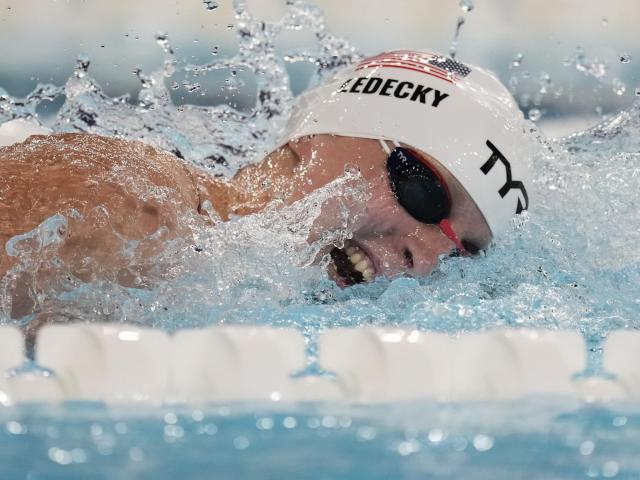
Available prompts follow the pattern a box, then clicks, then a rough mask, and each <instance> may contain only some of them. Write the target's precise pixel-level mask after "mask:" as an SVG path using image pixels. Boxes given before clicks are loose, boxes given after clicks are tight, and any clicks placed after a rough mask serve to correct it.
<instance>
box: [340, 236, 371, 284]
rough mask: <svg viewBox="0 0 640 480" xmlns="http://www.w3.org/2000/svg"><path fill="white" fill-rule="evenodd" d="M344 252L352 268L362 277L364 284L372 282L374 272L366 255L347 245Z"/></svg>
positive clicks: (356, 247) (353, 246)
mask: <svg viewBox="0 0 640 480" xmlns="http://www.w3.org/2000/svg"><path fill="white" fill-rule="evenodd" d="M344 252H345V253H346V254H347V255H348V256H349V260H350V261H351V263H352V264H353V268H355V269H356V270H357V271H359V272H360V273H362V277H363V278H364V280H365V281H366V282H370V281H371V280H373V277H374V276H375V273H376V270H375V268H374V267H373V262H372V261H371V259H370V258H369V257H368V256H367V254H366V253H364V252H363V251H362V250H361V249H360V248H359V247H358V246H356V245H353V244H350V245H347V246H346V247H345V249H344Z"/></svg>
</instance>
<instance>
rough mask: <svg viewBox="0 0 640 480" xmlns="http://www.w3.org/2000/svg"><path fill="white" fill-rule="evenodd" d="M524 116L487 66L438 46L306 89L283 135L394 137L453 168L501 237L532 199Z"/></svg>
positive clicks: (368, 62) (378, 59) (383, 59)
mask: <svg viewBox="0 0 640 480" xmlns="http://www.w3.org/2000/svg"><path fill="white" fill-rule="evenodd" d="M523 125H524V124H523V116H522V113H521V112H520V110H519V109H518V107H517V105H516V104H515V102H514V100H513V98H512V97H511V95H510V94H509V92H508V91H507V89H506V88H505V87H504V86H503V85H502V84H501V83H500V81H499V80H498V79H497V78H496V77H495V76H494V75H493V74H492V73H491V72H489V71H487V70H484V69H481V68H478V67H474V66H469V65H465V64H463V63H460V62H458V61H455V60H452V59H450V58H448V57H445V56H443V55H440V54H438V53H431V52H426V51H409V50H401V51H393V52H385V53H381V54H380V55H376V56H375V57H370V58H367V59H365V60H363V61H362V62H360V63H359V64H357V65H355V66H351V67H348V68H346V69H344V70H342V71H340V72H338V73H337V74H336V75H334V76H333V77H332V78H330V79H329V80H328V81H327V82H325V83H323V84H322V85H320V86H318V87H316V88H314V89H312V90H310V91H308V92H305V93H303V94H302V95H301V96H300V98H299V99H298V103H297V104H296V107H295V109H294V112H293V115H292V117H291V119H290V121H289V123H288V125H287V127H286V129H285V131H284V135H283V142H281V144H282V143H286V142H287V141H289V140H293V139H296V138H300V137H303V136H306V135H314V134H323V133H325V134H335V135H342V136H349V137H364V138H377V139H378V138H381V139H387V140H396V141H399V142H403V143H405V144H407V145H410V146H412V147H414V148H417V149H419V150H422V151H424V152H426V153H428V154H429V155H431V156H432V157H434V158H435V159H436V160H438V161H439V162H440V163H441V164H442V165H443V166H444V167H445V168H447V169H448V170H449V171H450V172H451V174H453V176H455V177H456V178H457V179H458V181H459V182H460V183H461V184H462V185H463V187H464V188H465V189H466V191H467V192H468V193H469V195H470V196H471V198H473V200H474V201H475V203H476V205H477V206H478V208H479V209H480V211H481V212H482V214H483V215H484V217H485V220H486V221H487V223H488V225H489V227H490V228H491V232H492V234H493V236H494V237H495V236H496V235H498V234H499V233H501V232H502V231H504V230H505V228H506V227H507V226H508V225H509V221H510V219H511V218H512V217H513V215H514V214H515V213H520V212H521V211H522V210H525V209H527V208H528V206H529V196H528V193H527V192H528V191H529V186H530V185H531V170H530V165H529V164H530V161H529V158H528V155H527V154H526V153H524V152H525V149H524V148H523V147H524V145H525V143H526V142H525V137H524V130H523Z"/></svg>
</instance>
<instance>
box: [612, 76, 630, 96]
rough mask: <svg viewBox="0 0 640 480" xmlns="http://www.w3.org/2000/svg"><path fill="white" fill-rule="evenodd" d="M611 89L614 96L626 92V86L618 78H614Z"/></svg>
mask: <svg viewBox="0 0 640 480" xmlns="http://www.w3.org/2000/svg"><path fill="white" fill-rule="evenodd" d="M611 87H612V88H613V93H615V94H616V95H624V93H625V92H626V91H627V85H626V84H625V83H624V82H623V81H622V80H620V79H619V78H614V79H613V80H612V81H611Z"/></svg>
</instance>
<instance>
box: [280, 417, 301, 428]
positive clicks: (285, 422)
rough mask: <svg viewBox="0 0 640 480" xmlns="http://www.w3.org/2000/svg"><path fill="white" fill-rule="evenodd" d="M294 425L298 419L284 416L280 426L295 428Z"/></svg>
mask: <svg viewBox="0 0 640 480" xmlns="http://www.w3.org/2000/svg"><path fill="white" fill-rule="evenodd" d="M296 425H298V421H297V420H296V419H295V417H285V418H284V419H283V420H282V426H283V427H284V428H287V429H292V428H296Z"/></svg>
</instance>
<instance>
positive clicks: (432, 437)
mask: <svg viewBox="0 0 640 480" xmlns="http://www.w3.org/2000/svg"><path fill="white" fill-rule="evenodd" d="M428 438H429V441H430V442H431V443H440V442H442V439H443V438H444V432H443V431H442V430H440V429H439V428H433V429H431V430H429V435H428Z"/></svg>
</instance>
